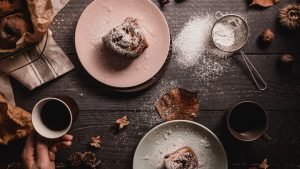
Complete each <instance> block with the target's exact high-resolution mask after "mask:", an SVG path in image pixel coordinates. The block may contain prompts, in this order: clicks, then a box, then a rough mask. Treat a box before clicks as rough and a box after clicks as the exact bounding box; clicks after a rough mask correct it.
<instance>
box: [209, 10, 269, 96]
mask: <svg viewBox="0 0 300 169" xmlns="http://www.w3.org/2000/svg"><path fill="white" fill-rule="evenodd" d="M215 17H216V19H217V21H216V22H215V23H214V25H213V28H212V40H213V42H214V44H215V46H216V47H217V48H218V49H220V50H221V51H224V52H232V53H234V52H237V51H239V52H240V53H241V55H242V57H243V60H244V62H245V64H246V65H247V68H248V70H249V72H250V74H251V77H252V79H253V81H254V83H255V85H256V86H257V88H258V89H259V90H265V89H266V88H267V84H266V82H265V80H264V79H263V78H262V76H261V75H260V73H259V72H258V71H257V69H256V68H255V67H254V65H253V64H252V63H251V61H250V60H249V58H248V57H247V56H246V55H245V53H244V52H243V51H241V48H242V47H243V46H244V45H245V44H246V42H247V40H248V38H249V26H248V24H247V22H246V21H245V20H244V19H243V18H242V17H240V16H238V15H233V14H228V15H223V14H222V13H221V12H220V11H218V12H216V13H215ZM226 30H227V32H226Z"/></svg>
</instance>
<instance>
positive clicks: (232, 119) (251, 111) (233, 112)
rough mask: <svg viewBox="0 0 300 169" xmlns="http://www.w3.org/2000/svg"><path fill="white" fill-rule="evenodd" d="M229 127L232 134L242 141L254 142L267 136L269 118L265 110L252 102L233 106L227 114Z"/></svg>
mask: <svg viewBox="0 0 300 169" xmlns="http://www.w3.org/2000/svg"><path fill="white" fill-rule="evenodd" d="M226 120H227V127H228V129H229V131H230V133H231V134H232V135H233V136H234V137H235V138H237V139H239V140H242V141H253V140H256V139H258V138H259V137H261V136H263V135H264V134H265V131H266V130H267V128H268V116H267V113H266V111H265V110H264V108H262V106H260V105H259V104H257V103H255V102H252V101H244V102H241V103H238V104H236V105H235V106H233V107H232V108H231V109H230V110H229V112H228V113H227V118H226Z"/></svg>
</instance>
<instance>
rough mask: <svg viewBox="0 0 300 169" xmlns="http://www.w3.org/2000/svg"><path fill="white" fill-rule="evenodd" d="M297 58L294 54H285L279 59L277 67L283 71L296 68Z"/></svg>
mask: <svg viewBox="0 0 300 169" xmlns="http://www.w3.org/2000/svg"><path fill="white" fill-rule="evenodd" d="M294 64H295V58H294V56H293V55H290V54H284V55H281V56H280V57H279V58H278V60H277V68H278V69H279V70H281V71H291V70H293V68H294Z"/></svg>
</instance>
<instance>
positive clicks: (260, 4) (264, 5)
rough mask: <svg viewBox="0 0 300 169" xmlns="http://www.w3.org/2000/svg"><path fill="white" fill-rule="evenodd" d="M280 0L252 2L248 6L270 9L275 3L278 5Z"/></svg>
mask: <svg viewBox="0 0 300 169" xmlns="http://www.w3.org/2000/svg"><path fill="white" fill-rule="evenodd" d="M279 1H280V0H252V3H251V4H250V6H253V5H258V6H262V7H270V6H272V5H274V4H276V3H278V2H279Z"/></svg>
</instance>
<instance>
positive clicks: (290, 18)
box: [279, 3, 300, 30]
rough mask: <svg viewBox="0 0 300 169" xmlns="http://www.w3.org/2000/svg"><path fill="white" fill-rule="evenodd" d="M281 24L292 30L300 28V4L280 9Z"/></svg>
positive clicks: (292, 4)
mask: <svg viewBox="0 0 300 169" xmlns="http://www.w3.org/2000/svg"><path fill="white" fill-rule="evenodd" d="M279 22H280V23H281V25H282V26H284V27H286V28H288V29H291V30H293V29H298V28H300V4H299V3H291V4H288V5H286V6H285V7H283V8H282V9H280V11H279Z"/></svg>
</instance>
